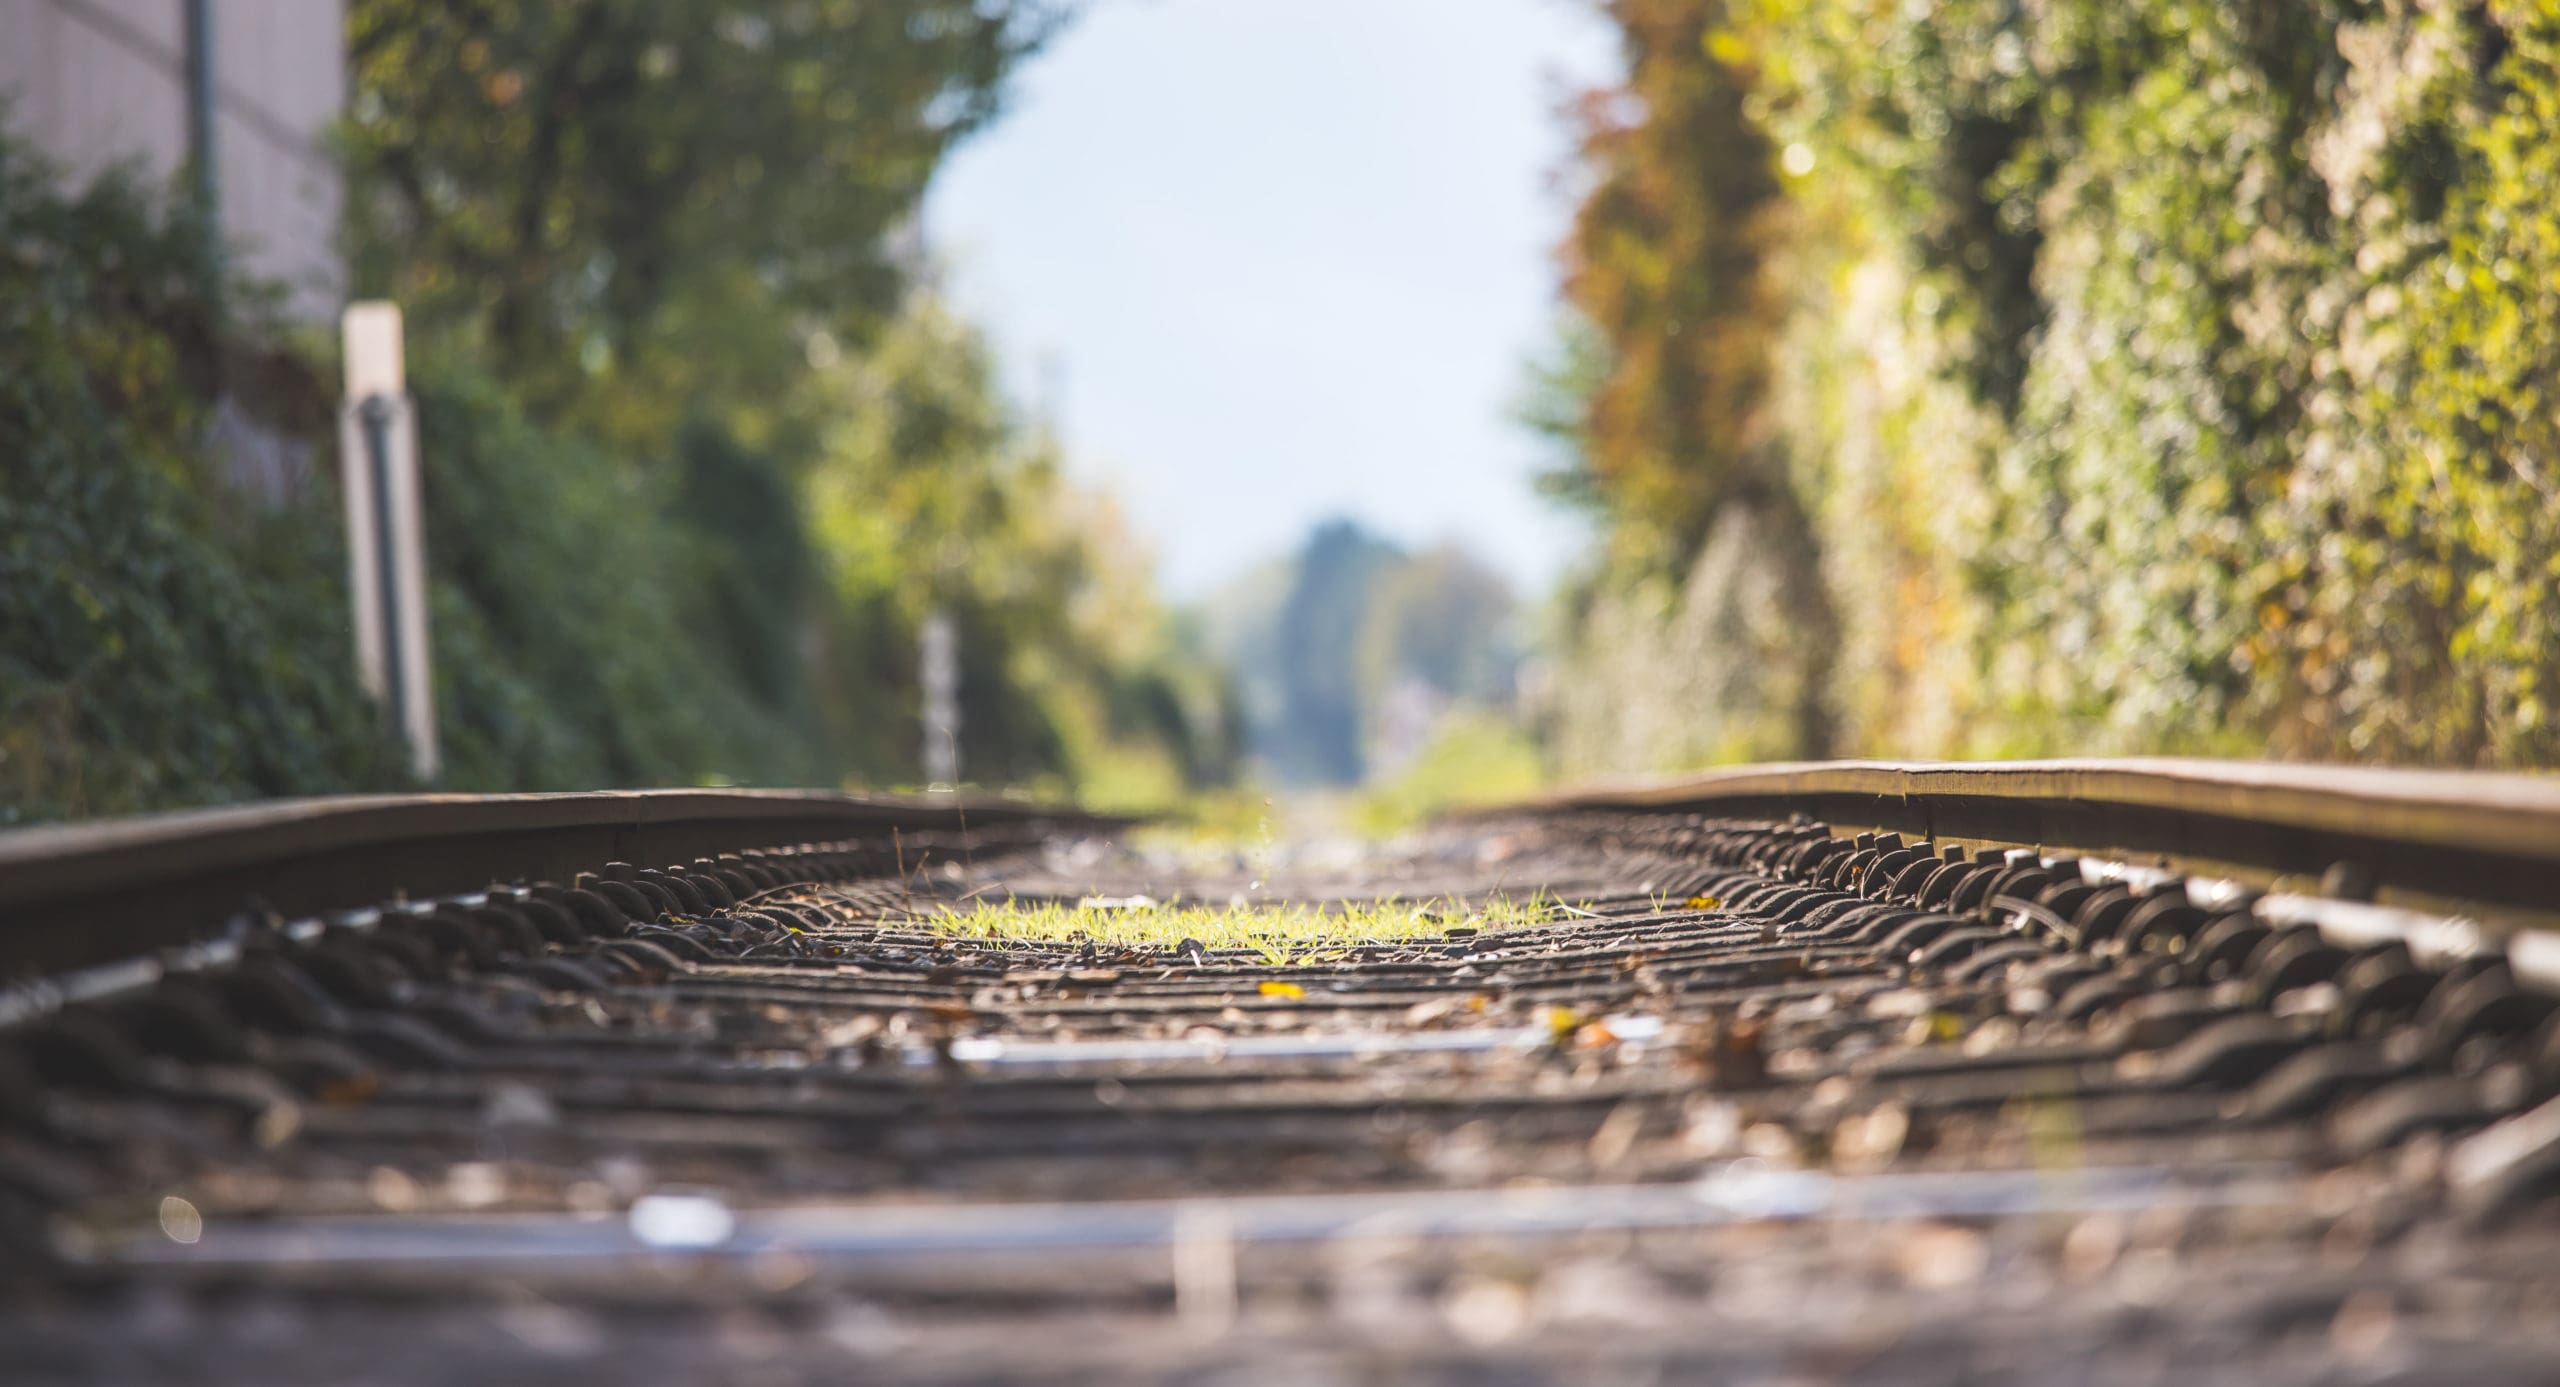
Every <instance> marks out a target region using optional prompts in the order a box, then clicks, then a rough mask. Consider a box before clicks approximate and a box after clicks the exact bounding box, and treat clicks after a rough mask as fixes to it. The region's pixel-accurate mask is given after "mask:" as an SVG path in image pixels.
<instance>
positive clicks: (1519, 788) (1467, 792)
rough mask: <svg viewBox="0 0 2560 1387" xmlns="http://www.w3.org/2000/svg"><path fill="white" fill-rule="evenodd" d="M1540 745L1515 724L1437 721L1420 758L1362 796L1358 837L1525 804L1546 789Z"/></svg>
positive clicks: (1470, 716) (1454, 718)
mask: <svg viewBox="0 0 2560 1387" xmlns="http://www.w3.org/2000/svg"><path fill="white" fill-rule="evenodd" d="M1546 779H1547V776H1546V764H1545V761H1544V758H1543V757H1542V756H1541V755H1540V752H1539V749H1538V744H1537V742H1536V741H1534V740H1533V739H1531V738H1530V736H1529V735H1528V734H1527V733H1526V732H1525V731H1523V730H1522V729H1521V728H1520V726H1519V724H1518V723H1516V722H1514V721H1513V720H1511V719H1509V718H1505V717H1501V716H1499V715H1497V714H1494V713H1491V712H1487V711H1484V710H1482V709H1464V710H1461V711H1458V712H1454V713H1451V714H1450V715H1449V716H1448V717H1445V718H1443V719H1441V721H1440V725H1439V727H1438V728H1437V729H1435V730H1434V732H1433V733H1432V737H1431V740H1430V742H1429V743H1427V744H1426V745H1425V746H1424V747H1423V748H1422V751H1421V753H1420V754H1419V755H1417V756H1415V757H1414V759H1413V761H1412V763H1411V764H1410V765H1407V766H1406V767H1404V769H1402V770H1400V771H1398V772H1396V773H1395V774H1394V775H1392V776H1390V777H1388V778H1387V779H1386V781H1385V782H1384V783H1383V784H1379V785H1375V786H1372V787H1370V788H1369V789H1367V790H1365V791H1363V792H1362V794H1361V796H1360V801H1359V804H1358V805H1357V806H1356V810H1355V813H1354V815H1353V822H1354V824H1355V825H1356V826H1357V827H1358V828H1359V829H1360V831H1361V832H1363V833H1367V834H1371V835H1373V836H1374V835H1384V834H1390V833H1400V832H1403V831H1404V830H1406V829H1409V828H1412V827H1414V826H1416V825H1418V824H1422V823H1424V822H1427V821H1429V820H1430V819H1431V818H1432V817H1434V816H1435V815H1438V814H1440V813H1441V812H1443V811H1445V810H1449V809H1457V808H1465V807H1469V806H1478V805H1493V804H1505V803H1511V802H1514V801H1518V800H1523V799H1526V798H1528V797H1529V796H1531V795H1533V794H1535V793H1537V791H1538V790H1539V788H1540V787H1541V786H1543V785H1545V784H1546Z"/></svg>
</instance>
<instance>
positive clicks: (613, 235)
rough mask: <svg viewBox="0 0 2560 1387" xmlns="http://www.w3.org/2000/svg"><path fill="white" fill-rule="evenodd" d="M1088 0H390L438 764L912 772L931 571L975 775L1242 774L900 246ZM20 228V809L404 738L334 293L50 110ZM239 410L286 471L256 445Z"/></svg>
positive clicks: (345, 767)
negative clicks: (311, 308)
mask: <svg viewBox="0 0 2560 1387" xmlns="http://www.w3.org/2000/svg"><path fill="white" fill-rule="evenodd" d="M1055 20H1056V15H1055V14H1054V13H1052V11H1051V10H1050V8H1049V7H1048V6H1045V5H1042V4H1038V3H1034V2H1033V0H1021V3H1011V4H1003V3H999V4H987V3H978V2H977V0H936V2H935V3H932V4H928V5H925V6H922V7H918V6H900V7H891V8H890V9H886V10H884V9H881V8H879V7H870V6H850V7H845V6H839V7H812V6H799V5H774V6H766V7H762V8H757V7H748V9H746V10H741V9H740V8H739V7H736V6H729V5H712V4H696V3H675V4H666V5H657V6H650V7H623V6H612V5H598V6H584V7H550V6H518V5H497V6H489V7H480V8H475V9H472V10H469V11H455V10H453V9H452V8H451V7H448V6H444V5H441V4H428V3H421V2H420V0H360V3H357V4H355V5H353V6H352V7H351V9H350V15H349V35H350V57H351V65H352V68H353V82H354V91H353V96H352V100H351V104H350V110H351V116H350V120H349V123H348V125H347V128H346V130H345V132H344V143H345V147H346V148H347V150H348V152H349V166H350V183H349V190H348V191H349V199H348V200H349V206H350V218H349V222H350V231H351V238H352V244H353V249H354V258H353V264H354V269H355V277H356V284H355V286H354V287H355V291H356V292H357V294H358V295H360V296H363V295H373V296H393V297H397V298H399V299H400V300H401V301H402V302H403V303H404V306H405V307H406V309H407V311H408V319H409V331H410V358H411V373H410V374H411V384H412V388H413V391H414V393H415V394H416V396H417V400H418V408H419V419H420V431H421V435H422V442H423V451H424V453H425V463H426V473H425V486H424V490H425V496H426V505H427V530H428V548H429V552H430V556H431V558H430V570H431V583H432V588H433V591H432V593H431V601H432V609H431V611H432V621H433V627H434V638H435V643H436V647H437V656H438V660H437V680H438V690H437V693H438V701H439V711H440V724H441V728H442V732H443V737H444V743H445V752H446V760H447V769H446V771H445V774H444V776H443V777H442V779H441V781H440V785H441V787H443V788H451V789H463V790H501V789H554V788H595V787H605V786H616V785H643V784H645V785H681V784H693V783H724V782H725V783H787V784H795V785H800V784H824V783H828V782H831V781H838V780H851V781H855V782H860V783H867V784H875V785H879V784H908V783H913V782H915V781H918V780H920V779H921V778H922V775H923V769H922V765H921V742H922V735H921V731H920V724H921V717H920V714H921V707H920V695H919V692H918V669H917V665H918V656H917V646H918V633H919V630H920V628H921V625H922V623H923V621H924V620H925V618H926V615H927V614H928V613H929V612H935V611H939V612H943V613H946V614H948V615H949V617H950V618H951V620H952V622H953V624H954V627H955V630H956V632H957V635H958V646H959V663H960V666H961V707H960V713H961V718H962V726H963V735H962V748H963V767H962V769H963V774H964V775H965V776H967V777H968V778H970V779H972V780H975V781H978V782H981V783H1003V784H1013V785H1024V786H1029V787H1032V788H1035V789H1040V790H1045V791H1047V792H1050V793H1053V794H1054V793H1080V794H1082V795H1083V796H1084V797H1086V798H1087V799H1088V800H1090V801H1094V802H1098V803H1105V804H1111V805H1116V806H1120V807H1133V806H1140V805H1150V804H1162V803H1165V802H1168V801H1170V800H1172V799H1174V798H1175V797H1177V796H1178V795H1180V794H1181V793H1182V792H1183V791H1184V789H1185V788H1186V787H1188V786H1190V785H1193V784H1200V783H1214V782H1217V781H1220V780H1222V779H1224V778H1225V777H1226V776H1227V775H1228V774H1229V772H1230V770H1231V767H1232V764H1233V749H1232V747H1231V746H1230V745H1229V741H1230V740H1231V739H1230V738H1229V736H1228V734H1227V732H1226V728H1227V727H1228V726H1229V724H1230V723H1231V721H1232V719H1231V717H1230V716H1229V714H1228V712H1227V703H1228V699H1227V695H1226V692H1225V689H1224V687H1223V684H1222V683H1221V682H1220V681H1219V680H1218V679H1216V678H1215V677H1214V676H1212V675H1209V674H1207V673H1205V672H1203V670H1202V669H1201V667H1200V664H1199V662H1198V661H1197V660H1194V659H1191V658H1189V657H1188V652H1187V651H1186V650H1185V649H1184V648H1183V647H1182V645H1181V644H1180V642H1179V639H1178V637H1177V634H1176V632H1175V630H1174V627H1173V626H1172V624H1171V623H1170V621H1169V620H1168V618H1167V617H1166V615H1165V613H1164V612H1163V611H1162V610H1161V608H1160V607H1159V606H1158V605H1157V603H1156V601H1155V598H1154V596H1153V593H1152V590H1151V588H1150V586H1149V583H1148V578H1147V575H1146V573H1145V570H1144V568H1143V566H1142V560H1140V559H1138V558H1136V557H1134V556H1133V553H1132V549H1131V546H1130V545H1129V544H1128V543H1127V542H1126V539H1125V537H1124V536H1122V535H1120V534H1119V533H1118V532H1117V531H1116V529H1115V528H1114V523H1113V521H1112V518H1111V516H1110V513H1109V509H1108V507H1107V505H1106V504H1105V503H1103V502H1102V501H1101V500H1099V499H1098V498H1094V497H1089V496H1085V495H1083V494H1081V493H1079V492H1077V491H1076V490H1075V489H1074V488H1072V487H1071V486H1070V485H1068V484H1067V483H1066V482H1065V481H1064V480H1063V478H1062V477H1061V475H1060V472H1059V468H1058V465H1057V458H1056V457H1055V449H1054V446H1053V445H1052V444H1051V442H1050V441H1049V440H1047V439H1046V438H1045V437H1043V436H1042V435H1041V434H1039V433H1038V432H1037V431H1036V430H1033V429H1030V428H1028V427H1026V426H1024V425H1023V424H1021V423H1020V422H1019V421H1018V420H1016V419H1015V418H1014V417H1013V416H1012V414H1011V412H1010V410H1009V408H1008V406H1007V405H1006V403H1005V402H1004V400H1003V399H1002V398H1001V397H1000V395H999V393H998V390H997V387H996V384H995V381H994V378H993V372H992V370H991V368H990V366H989V363H988V362H987V360H986V358H985V352H984V350H983V348H982V347H981V346H980V345H979V343H978V341H977V339H976V337H975V335H974V333H973V332H972V331H971V329H970V328H969V327H968V326H967V325H966V324H964V323H960V322H957V321H955V320H953V319H952V318H951V317H950V316H949V315H948V314H947V313H946V312H944V311H943V310H942V309H941V308H940V307H939V305H938V304H937V303H936V302H935V301H934V299H933V297H932V295H931V293H930V291H929V288H927V287H926V286H925V284H924V283H923V282H922V278H923V277H922V276H920V275H919V273H918V271H919V270H920V269H921V268H922V267H921V266H920V265H918V264H917V263H916V261H915V257H914V255H913V254H912V253H909V252H904V251H901V250H900V249H899V245H900V240H901V237H902V235H903V231H902V228H903V225H904V223H905V221H906V219H907V218H908V217H909V216H910V215H911V214H912V211H913V209H914V207H915V205H916V202H917V199H918V198H919V197H920V196H921V195H922V192H923V189H924V186H925V184H926V181H927V179H928V178H929V177H930V175H931V173H932V170H933V168H934V167H935V165H936V164H937V163H938V161H939V160H940V158H941V157H942V155H943V154H944V153H945V152H946V151H947V150H948V149H949V148H950V147H951V146H952V144H953V143H954V142H956V141H958V140H959V139H962V138H964V137H965V136H966V135H967V134H968V133H969V132H970V131H971V130H973V129H975V128H976V127H977V126H978V125H979V124H981V123H983V122H984V121H985V120H986V119H987V118H988V117H989V116H990V115H991V114H992V113H993V112H994V111H995V110H996V109H997V107H998V105H999V104H1000V100H1001V96H1002V91H1003V82H1004V78H1005V76H1006V74H1007V73H1008V72H1009V71H1010V70H1011V68H1012V66H1013V64H1015V63H1016V62H1018V61H1019V60H1020V59H1021V58H1022V57H1023V56H1024V55H1025V54H1026V53H1028V52H1029V51H1031V50H1032V49H1033V48H1035V47H1036V46H1037V45H1038V44H1039V42H1040V41H1041V40H1042V38H1043V37H1044V36H1045V35H1046V34H1047V33H1048V32H1049V30H1050V28H1051V27H1052V26H1053V24H1054V22H1055ZM688 65H690V66H688ZM4 133H5V132H0V134H4ZM785 154H788V155H791V156H792V157H794V158H800V159H804V160H805V161H806V163H807V165H808V167H807V168H806V169H803V168H798V167H794V168H792V169H790V170H789V171H788V172H787V174H786V172H785V171H783V170H779V169H777V170H775V171H774V173H773V175H772V176H770V177H767V176H765V174H764V173H763V172H762V168H763V166H762V164H761V163H760V162H759V160H760V159H771V158H778V157H781V156H782V155H785ZM0 232H4V233H5V234H0V324H5V327H6V331H5V332H0V457H4V458H5V461H0V465H5V466H6V468H7V469H8V482H9V484H8V486H7V488H6V490H5V493H0V630H5V631H6V633H7V639H6V640H5V641H0V821H20V820H29V819H41V818H49V817H59V816H66V815H81V814H96V813H112V812H125V811H133V810H141V809H151V808H160V807H169V806H176V805H185V804H195V803H204V802H210V801H216V800H225V799H237V798H249V797H257V796H267V795H280V794H299V793H317V792H323V791H332V790H352V789H369V788H393V787H398V786H401V785H404V784H405V783H406V775H405V772H404V771H403V770H402V769H401V763H400V759H399V757H398V756H397V755H396V754H395V752H394V750H393V748H391V747H390V746H389V744H388V741H387V739H386V738H385V736H384V735H383V734H382V732H381V731H380V729H379V727H378V725H377V715H376V713H375V711H374V710H373V709H372V708H371V707H370V706H369V705H368V704H367V703H366V702H365V701H364V699H363V698H362V697H361V695H360V694H359V693H358V692H357V691H356V689H355V684H354V671H353V655H352V650H351V648H350V638H349V636H348V635H347V617H346V612H347V598H346V596H345V593H344V590H343V585H344V581H345V577H344V562H345V560H344V552H343V541H342V539H341V538H340V536H339V529H340V521H339V519H338V507H337V502H336V497H335V486H334V468H335V457H334V454H335V448H336V426H335V414H334V411H335V409H336V400H335V398H334V395H335V386H334V384H333V382H334V379H335V371H334V367H333V366H332V365H331V362H330V348H329V346H328V344H327V343H326V342H325V341H323V340H321V337H322V334H320V333H319V332H316V331H306V330H301V329H291V328H288V327H285V326H283V325H280V324H279V323H278V322H276V321H274V320H272V319H271V318H269V317H268V316H266V315H264V314H262V313H261V312H259V311H258V310H257V308H256V303H257V298H258V295H257V291H256V290H255V289H254V287H252V286H243V285H238V284H233V283H225V282H219V281H218V276H217V275H216V272H215V269H214V267H213V265H212V263H211V261H210V259H209V257H207V256H206V255H205V253H204V249H205V241H204V239H203V238H202V237H201V236H200V235H198V234H197V229H196V228H194V227H192V226H191V225H189V224H187V223H186V222H185V220H184V218H183V217H182V216H177V215H173V214H167V213H164V212H162V211H159V210H157V209H156V207H155V198H154V197H153V196H152V195H151V194H150V193H148V192H147V191H146V190H142V189H139V188H137V187H135V186H133V185H132V184H130V183H129V182H125V181H119V180H110V181H109V182H107V183H104V184H101V185H100V186H98V187H96V188H92V189H86V190H77V189H67V188H64V187H62V186H61V184H60V180H59V178H58V177H57V176H55V175H54V174H53V173H51V172H50V171H49V170H46V169H43V168H41V167H40V166H38V165H37V164H36V163H35V162H34V161H33V160H32V159H30V158H29V157H28V156H27V155H25V154H24V153H23V152H20V151H18V150H17V149H15V147H14V146H8V147H0ZM223 415H237V416H238V417H239V418H241V419H244V420H246V421H247V422H248V423H249V425H250V427H251V431H252V432H253V433H254V434H255V436H256V438H257V440H258V444H257V446H258V447H260V448H263V449H266V450H268V451H269V452H271V453H273V454H274V459H273V460H274V461H275V462H276V467H275V469H274V470H275V471H276V472H277V475H278V476H280V477H281V478H282V481H283V484H282V485H280V486H277V487H273V488H270V489H269V490H268V492H267V493H266V494H262V495H251V494H249V493H248V491H246V490H244V488H242V487H241V486H240V485H239V480H240V479H239V477H238V475H237V473H238V472H239V470H240V469H239V467H238V466H237V456H236V453H237V448H236V447H235V446H234V445H233V444H232V443H229V442H225V441H224V438H223V436H222V435H221V434H220V431H218V430H215V429H214V428H213V427H212V421H214V420H215V419H216V417H217V416H223ZM235 432H236V431H235Z"/></svg>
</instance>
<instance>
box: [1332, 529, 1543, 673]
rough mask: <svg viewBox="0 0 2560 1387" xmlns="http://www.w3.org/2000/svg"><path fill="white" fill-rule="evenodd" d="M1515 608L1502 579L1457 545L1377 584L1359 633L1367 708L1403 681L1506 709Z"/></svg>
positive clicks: (1514, 666) (1515, 654)
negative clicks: (1502, 704)
mask: <svg viewBox="0 0 2560 1387" xmlns="http://www.w3.org/2000/svg"><path fill="white" fill-rule="evenodd" d="M1518 605H1519V604H1518V603H1517V602H1516V601H1514V600H1513V598H1512V596H1511V585H1510V584H1508V583H1505V582H1504V581H1503V580H1502V575H1501V574H1499V573H1496V572H1494V571H1493V570H1492V569H1490V568H1487V567H1486V566H1485V565H1484V564H1483V562H1482V561H1480V560H1478V559H1477V558H1476V557H1475V556H1474V555H1472V554H1470V553H1468V552H1467V551H1466V550H1464V549H1462V548H1459V547H1458V546H1457V545H1454V544H1442V545H1437V546H1435V547H1433V548H1431V549H1427V550H1425V551H1423V552H1422V553H1420V554H1416V555H1414V556H1413V557H1412V558H1411V559H1409V560H1407V561H1405V562H1404V563H1402V564H1399V565H1397V566H1396V567H1395V569H1394V570H1393V571H1392V572H1389V573H1387V574H1385V575H1384V576H1383V577H1382V578H1381V579H1380V581H1379V583H1378V585H1377V593H1376V596H1375V597H1374V598H1373V599H1372V601H1371V603H1370V610H1369V620H1368V625H1367V627H1366V629H1365V630H1364V631H1363V632H1362V633H1361V642H1360V646H1361V648H1360V665H1361V674H1362V682H1363V684H1364V685H1365V686H1366V691H1367V694H1368V698H1369V701H1370V702H1371V703H1373V704H1374V703H1375V701H1376V700H1377V699H1378V698H1380V697H1382V696H1384V695H1385V694H1386V692H1387V690H1388V689H1389V687H1390V686H1392V685H1394V684H1395V683H1397V682H1399V681H1401V680H1406V679H1411V680H1415V681H1418V682H1420V683H1422V684H1425V685H1427V686H1429V687H1430V688H1431V689H1433V690H1434V691H1436V692H1437V693H1439V694H1440V695H1441V696H1442V697H1444V698H1448V699H1452V700H1463V701H1467V702H1475V703H1501V702H1505V701H1507V700H1508V699H1509V698H1510V696H1511V683H1512V677H1513V676H1514V675H1515V674H1516V673H1517V672H1518V667H1519V663H1520V648H1519V642H1518V639H1517V633H1516V632H1514V631H1513V629H1512V626H1513V623H1514V618H1515V616H1516V615H1517V608H1518Z"/></svg>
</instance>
